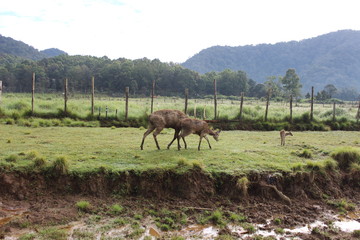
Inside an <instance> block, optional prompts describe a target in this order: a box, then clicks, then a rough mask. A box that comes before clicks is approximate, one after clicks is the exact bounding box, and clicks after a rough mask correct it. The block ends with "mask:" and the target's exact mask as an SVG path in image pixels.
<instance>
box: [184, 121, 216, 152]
mask: <svg viewBox="0 0 360 240" xmlns="http://www.w3.org/2000/svg"><path fill="white" fill-rule="evenodd" d="M220 132H221V131H216V132H214V131H213V130H211V129H210V128H209V125H208V123H207V122H205V121H203V120H198V119H190V118H185V119H183V120H181V132H180V134H179V135H178V150H180V137H181V138H182V139H183V141H184V144H185V149H186V148H187V145H186V142H185V137H186V136H188V135H190V134H191V133H194V134H197V135H199V136H200V140H199V146H198V150H199V151H200V145H201V140H202V138H205V139H206V141H207V142H208V144H209V148H210V149H211V145H210V142H209V139H208V138H207V136H206V135H207V134H209V135H211V136H213V137H214V139H215V140H216V141H218V140H219V134H220Z"/></svg>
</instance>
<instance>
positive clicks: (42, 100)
mask: <svg viewBox="0 0 360 240" xmlns="http://www.w3.org/2000/svg"><path fill="white" fill-rule="evenodd" d="M233 99H234V100H229V99H221V98H220V97H219V99H218V107H217V110H218V117H219V119H237V118H238V115H239V109H240V108H239V106H240V101H239V97H234V98H233ZM150 102H151V99H150V98H130V99H129V118H139V117H141V116H143V115H144V114H149V113H150ZM184 102H185V100H184V99H182V98H177V97H158V98H156V99H155V100H154V110H159V109H166V108H168V109H178V110H184V107H185V103H184ZM357 104H358V103H356V102H345V103H344V104H338V105H336V106H337V108H336V118H337V119H342V118H346V119H348V120H350V121H355V120H356V119H355V116H356V113H357ZM243 106H244V107H243V118H245V119H253V120H254V119H263V118H264V115H265V108H266V102H265V100H256V99H245V101H244V105H243ZM63 109H64V99H63V95H62V94H60V93H56V94H40V93H36V94H35V102H34V111H35V113H36V115H38V116H39V117H41V116H46V118H56V117H58V116H59V115H61V113H62V112H61V111H63ZM67 109H68V112H69V113H71V114H72V115H74V116H77V117H78V118H81V119H86V118H87V117H88V116H89V114H90V113H91V97H90V94H86V95H85V94H70V95H69V96H68V102H67ZM106 109H108V117H110V118H112V117H115V114H116V112H117V116H116V117H118V118H120V119H123V118H124V115H125V100H124V98H123V97H109V96H104V95H100V94H96V95H95V114H94V115H95V117H97V116H98V114H99V110H100V112H101V116H102V117H105V115H106ZM194 109H196V116H197V117H199V118H202V117H203V113H204V109H205V113H206V114H205V115H206V118H207V119H213V117H214V103H213V99H212V98H204V99H189V100H188V114H189V115H190V116H194ZM332 109H333V105H332V104H314V118H315V119H317V120H319V121H329V120H332ZM30 111H31V94H30V93H27V94H24V93H22V94H20V93H4V94H3V95H2V102H1V111H0V116H1V115H5V116H7V117H8V118H9V119H7V121H9V124H14V120H13V119H18V118H19V117H21V116H22V115H24V114H25V113H29V112H30ZM289 112H290V111H289V103H287V102H275V101H271V103H270V106H269V113H268V119H269V121H272V120H275V119H276V120H279V119H281V120H282V119H285V118H286V117H288V116H289V114H290V113H289ZM307 112H310V103H307V102H304V101H302V102H298V103H294V104H293V119H294V121H296V119H301V118H303V116H304V113H307ZM51 116H52V117H51ZM24 124H29V123H28V122H26V121H24ZM39 124H45V125H46V124H49V123H47V122H42V123H39Z"/></svg>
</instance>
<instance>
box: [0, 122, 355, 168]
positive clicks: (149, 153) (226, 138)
mask: <svg viewBox="0 0 360 240" xmlns="http://www.w3.org/2000/svg"><path fill="white" fill-rule="evenodd" d="M0 132H1V135H0V143H1V150H0V165H2V166H5V167H14V168H21V167H26V166H28V167H32V166H34V161H35V159H39V158H40V159H42V160H43V161H44V162H45V165H47V166H49V165H51V164H53V162H54V161H55V160H56V159H57V158H59V157H60V158H64V159H66V161H67V162H68V163H69V171H70V172H91V171H96V170H97V169H99V168H107V169H111V170H114V171H125V170H137V171H144V170H149V169H176V170H179V169H180V168H179V166H185V167H186V166H188V167H192V166H194V165H197V166H200V167H202V168H204V169H205V170H207V171H210V172H227V173H231V174H241V173H246V172H250V171H291V170H292V169H293V168H294V167H297V168H299V167H304V168H306V167H309V166H310V167H312V166H314V165H317V164H320V165H321V164H323V163H324V162H326V161H331V157H330V154H331V152H333V151H334V150H335V149H336V148H339V147H349V146H350V147H355V148H360V142H359V141H360V133H359V132H344V131H327V132H293V134H294V136H292V137H291V136H288V137H287V139H286V140H287V144H286V146H283V147H282V146H280V137H279V132H278V131H266V132H257V131H222V132H221V134H220V141H218V142H215V140H214V139H213V138H210V142H211V144H212V147H213V149H212V150H210V149H209V148H208V146H207V143H206V141H205V140H204V141H203V143H202V149H201V151H198V150H197V145H198V141H199V137H198V136H197V135H191V136H189V137H187V138H186V139H187V143H188V149H187V150H185V149H181V151H178V150H177V147H176V142H175V143H174V144H173V146H172V147H171V148H170V150H167V149H166V146H167V144H168V143H169V141H170V140H171V139H172V137H173V130H172V129H165V130H164V131H163V132H162V134H160V135H159V136H158V140H159V143H160V146H161V148H162V149H161V150H160V151H159V150H157V149H156V146H155V142H154V140H153V137H152V135H149V136H148V138H147V139H146V140H145V145H144V150H143V151H141V150H140V143H141V139H142V135H143V133H144V132H145V129H144V128H142V127H141V128H99V127H93V128H81V127H72V128H69V127H46V128H45V127H43V128H42V127H38V128H29V127H22V126H17V125H4V124H0Z"/></svg>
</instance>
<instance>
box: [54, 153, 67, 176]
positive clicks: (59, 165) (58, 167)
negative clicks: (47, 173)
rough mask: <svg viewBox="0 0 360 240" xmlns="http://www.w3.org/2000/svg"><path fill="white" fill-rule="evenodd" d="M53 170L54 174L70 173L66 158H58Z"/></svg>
mask: <svg viewBox="0 0 360 240" xmlns="http://www.w3.org/2000/svg"><path fill="white" fill-rule="evenodd" d="M52 169H53V171H54V173H58V174H66V173H68V171H69V164H68V160H67V159H66V157H64V156H61V157H58V158H56V160H55V161H54V162H53V165H52Z"/></svg>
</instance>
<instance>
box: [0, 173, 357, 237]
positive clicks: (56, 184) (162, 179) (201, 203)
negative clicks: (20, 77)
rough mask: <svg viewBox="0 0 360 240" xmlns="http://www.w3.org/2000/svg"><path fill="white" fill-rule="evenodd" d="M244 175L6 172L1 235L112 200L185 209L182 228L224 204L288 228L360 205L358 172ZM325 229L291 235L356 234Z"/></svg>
mask: <svg viewBox="0 0 360 240" xmlns="http://www.w3.org/2000/svg"><path fill="white" fill-rule="evenodd" d="M245 177H246V180H247V181H246V180H244V176H233V175H228V174H210V173H208V172H204V171H202V170H201V169H200V168H195V169H191V170H189V171H186V172H185V173H176V172H174V171H147V172H142V173H139V172H131V171H130V172H121V173H113V172H98V173H91V174H90V173H89V174H82V175H81V176H80V175H54V174H46V173H22V172H2V173H0V237H2V238H6V237H7V236H13V235H14V234H15V233H19V232H21V231H23V229H24V228H25V229H32V231H36V229H37V228H39V226H45V225H59V224H66V223H69V222H73V221H77V220H79V219H83V218H84V217H86V216H87V215H99V216H102V215H106V216H109V209H110V206H112V205H113V204H115V203H116V204H120V205H121V206H122V207H123V208H124V209H127V210H126V211H125V214H126V215H127V216H133V217H134V216H135V215H141V216H142V217H143V218H144V219H145V218H146V214H147V213H149V212H151V211H153V212H154V211H160V210H162V209H167V210H169V211H174V212H185V213H186V218H187V219H186V221H184V223H183V225H182V226H181V227H182V228H186V227H188V226H189V225H191V224H195V223H197V222H198V219H199V214H200V213H203V212H206V214H208V213H211V212H213V211H216V210H219V209H220V210H221V211H222V212H224V213H226V212H231V213H239V212H241V214H243V215H244V216H246V221H247V222H248V223H252V224H266V228H272V227H273V228H274V229H285V228H291V227H295V226H301V225H306V224H309V223H312V222H315V221H316V220H324V221H329V219H321V218H323V216H324V213H325V212H331V213H334V214H336V213H337V212H338V211H339V209H337V208H336V204H329V202H333V203H334V202H336V201H338V200H339V199H342V201H345V202H347V203H352V204H353V206H354V207H353V209H352V210H357V208H358V207H359V206H360V202H359V199H360V198H359V197H360V188H359V187H360V174H359V173H344V172H334V171H333V172H327V173H325V172H296V173H262V174H259V173H249V174H248V175H247V176H245ZM80 200H83V201H88V202H90V203H91V207H90V208H89V209H87V211H86V212H79V209H78V208H77V207H76V203H77V202H79V201H80ZM135 218H139V217H136V216H135ZM319 218H320V219H319ZM276 219H279V220H278V221H276ZM355 220H358V219H355ZM148 221H149V220H148ZM150 224H151V223H150ZM327 228H328V227H327ZM34 229H35V230H34ZM177 229H178V228H177ZM219 229H220V232H219V236H221V235H226V236H232V237H234V238H235V239H241V238H243V239H253V238H254V236H251V235H246V234H248V233H249V230H247V231H240V232H239V231H238V232H236V233H235V232H232V231H231V230H229V228H228V227H226V226H221V227H219ZM178 230H179V229H178ZM156 231H158V234H159V236H157V235H156V236H157V237H158V238H164V239H171V238H170V236H171V234H170V233H169V232H171V231H168V230H167V229H165V230H164V231H161V230H159V229H157V230H156ZM321 231H323V230H321V229H320V230H319V231H312V233H310V234H303V233H296V234H293V236H294V237H295V236H297V237H299V238H298V239H357V238H356V236H353V233H351V232H349V233H345V232H341V231H335V230H331V231H330V230H329V231H328V232H327V233H326V234H321ZM324 231H325V230H324ZM156 236H153V237H154V238H155V237H156ZM124 238H125V239H127V238H134V239H136V238H139V237H134V236H128V237H126V236H125V237H124ZM186 238H189V239H191V237H186ZM108 239H115V238H110V237H109V238H108ZM210 239H211V238H210ZM260 239H261V238H260Z"/></svg>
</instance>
